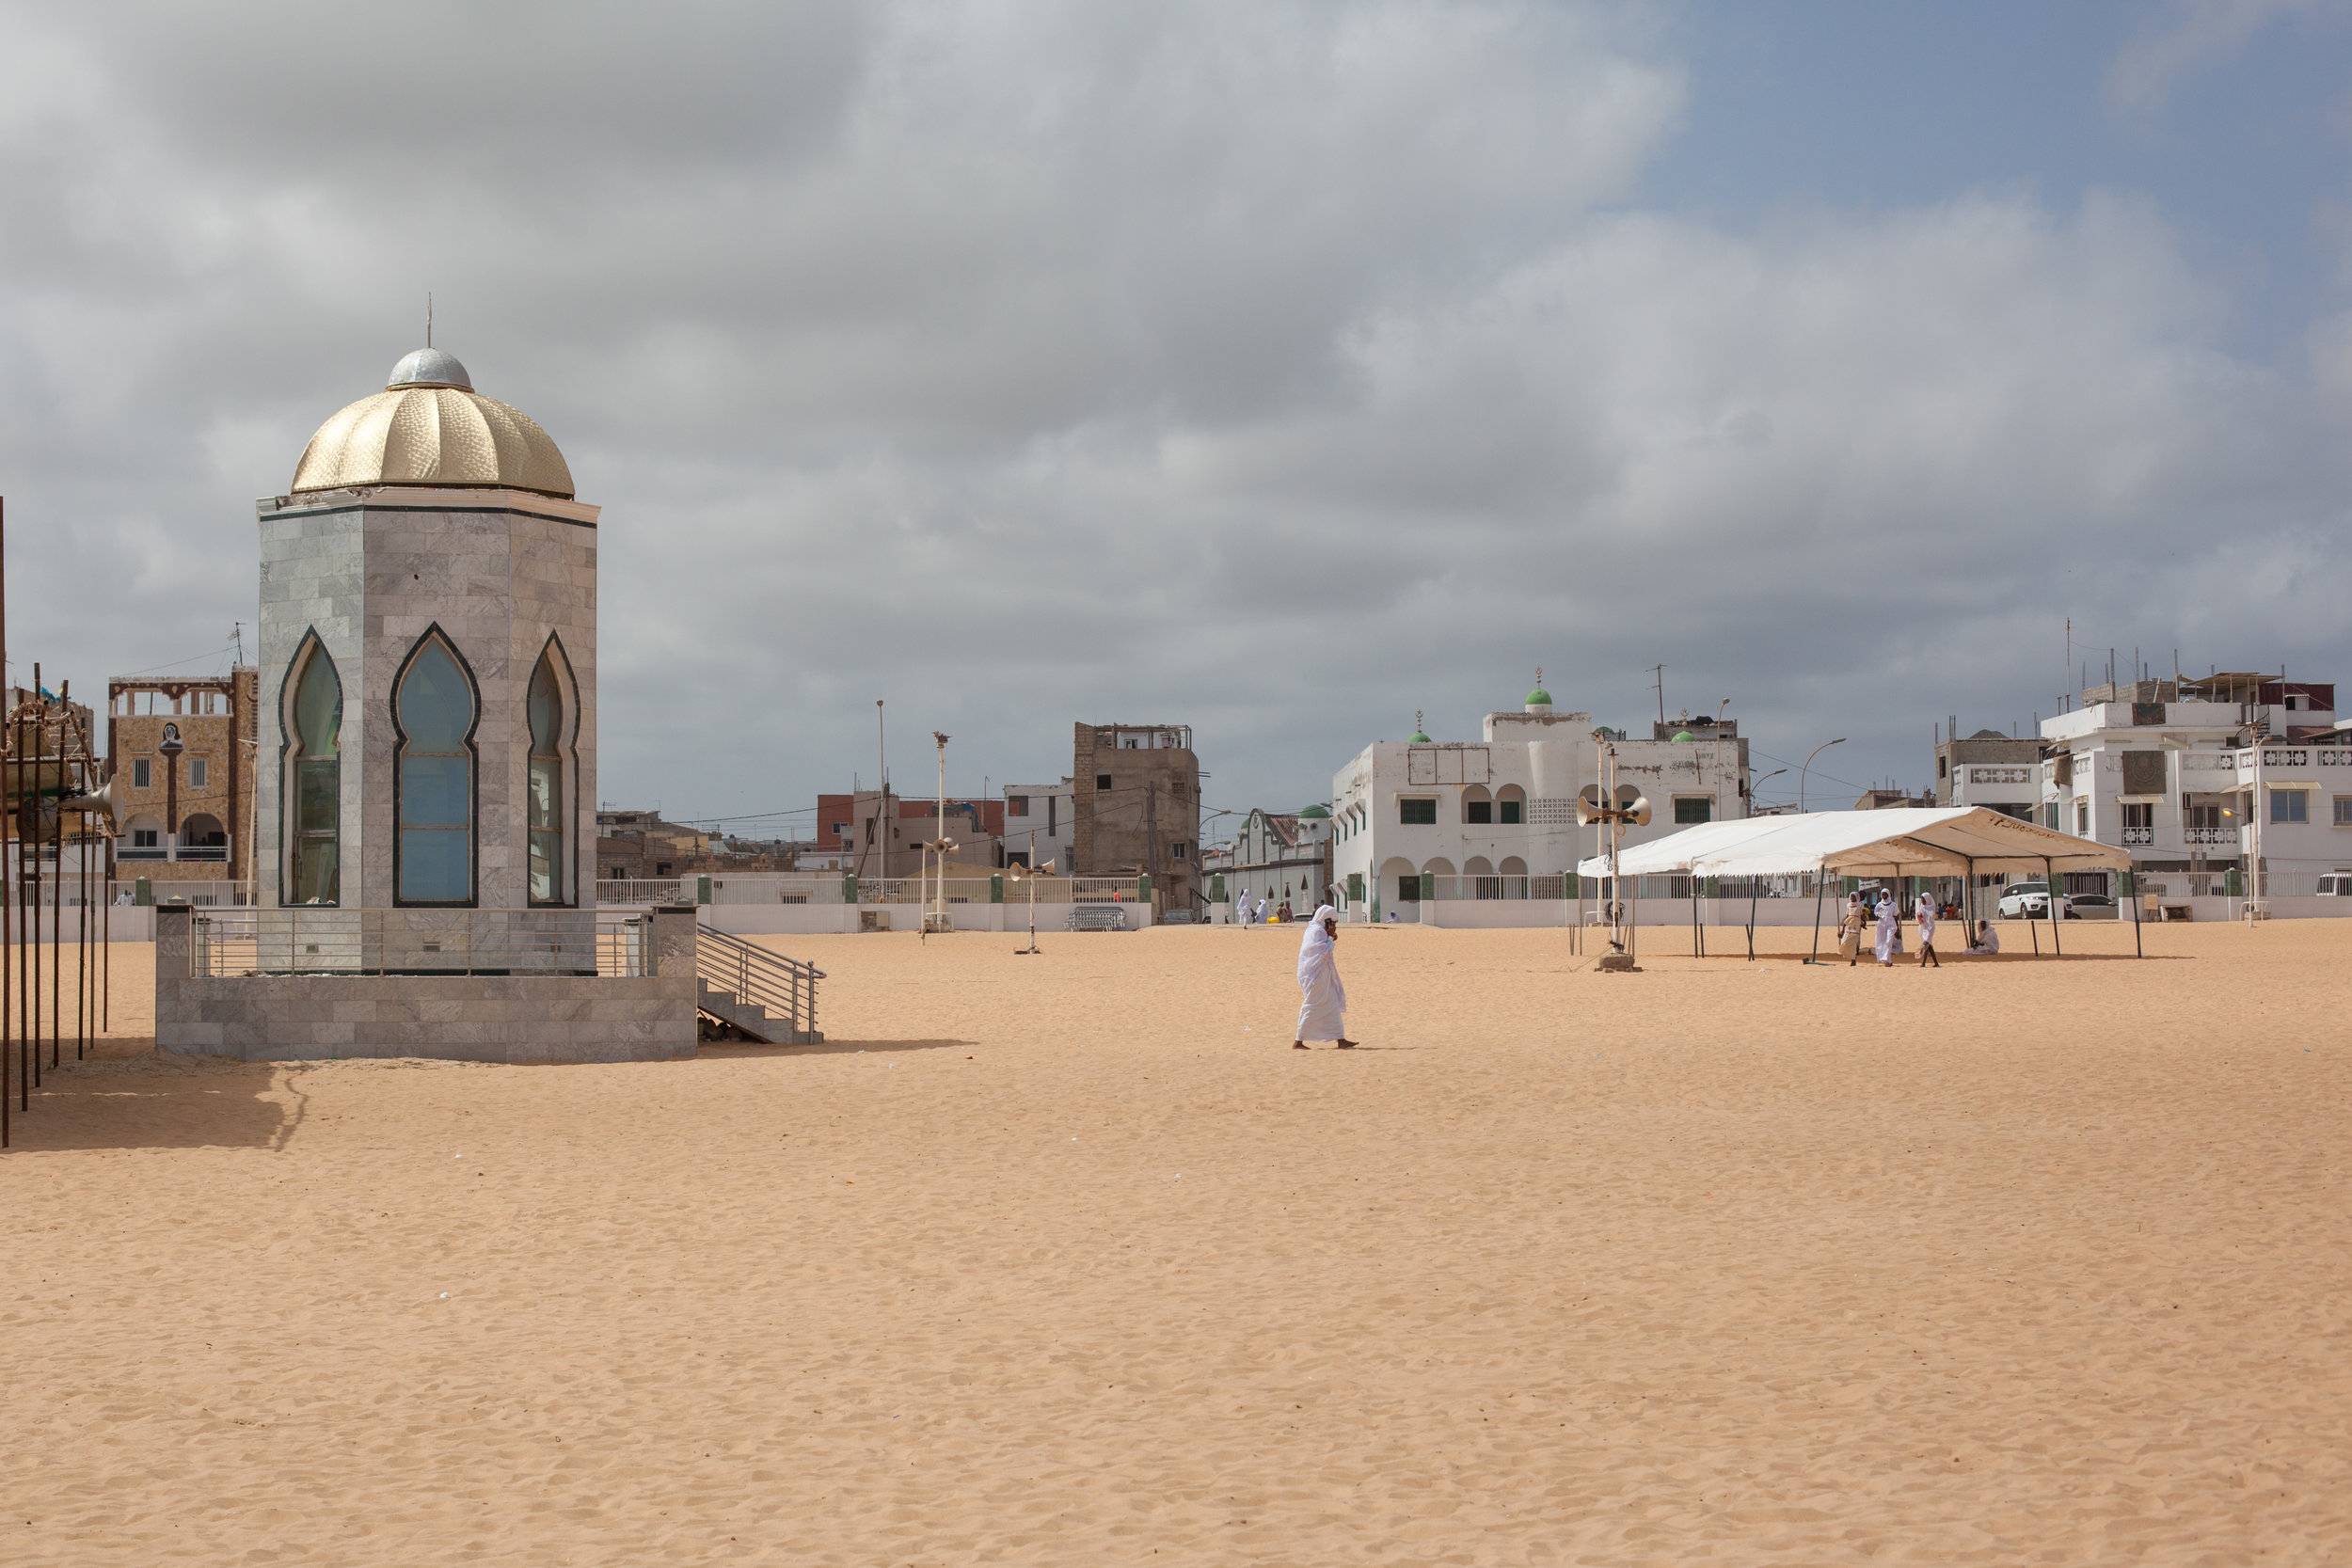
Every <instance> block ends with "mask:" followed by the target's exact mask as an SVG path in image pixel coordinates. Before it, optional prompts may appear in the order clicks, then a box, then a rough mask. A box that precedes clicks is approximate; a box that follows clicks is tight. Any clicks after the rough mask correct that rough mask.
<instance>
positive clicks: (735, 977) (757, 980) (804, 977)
mask: <svg viewBox="0 0 2352 1568" xmlns="http://www.w3.org/2000/svg"><path fill="white" fill-rule="evenodd" d="M694 974H695V975H696V977H697V978H699V979H701V980H702V981H703V983H704V984H706V985H707V986H709V987H711V988H712V989H713V990H723V991H725V992H727V993H728V994H730V995H731V996H733V997H734V998H735V999H736V1000H737V1001H738V1002H742V1003H750V1004H753V1005H755V1006H759V1007H763V1008H765V1009H766V1010H767V1013H768V1016H769V1017H770V1018H777V1019H787V1020H789V1021H790V1022H791V1026H792V1029H793V1031H794V1032H795V1033H797V1034H805V1035H814V1034H816V1033H817V982H818V981H819V980H821V979H823V978H824V977H825V972H824V971H823V970H821V969H818V967H817V966H816V965H814V964H809V963H803V962H802V961H801V960H800V959H798V958H786V957H785V956H784V955H783V954H781V953H771V952H770V951H768V949H766V948H765V947H760V946H756V945H755V944H753V943H751V942H745V941H744V940H743V939H742V938H741V937H738V936H731V935H729V934H728V933H727V932H725V931H722V930H719V929H718V928H716V927H710V926H704V927H697V928H696V930H695V933H694Z"/></svg>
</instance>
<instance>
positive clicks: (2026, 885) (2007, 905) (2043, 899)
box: [2000, 882, 2074, 920]
mask: <svg viewBox="0 0 2352 1568" xmlns="http://www.w3.org/2000/svg"><path fill="white" fill-rule="evenodd" d="M2000 911H2001V918H2002V919H2003V920H2047V919H2049V918H2050V884H2049V883H2047V882H2011V883H2010V884H2009V886H2007V887H2005V888H2003V889H2002V890H2001V903H2000ZM2058 918H2059V919H2060V920H2071V919H2072V918H2074V911H2072V910H2070V909H2069V908H2067V903H2066V895H2064V894H2062V893H2061V894H2059V895H2058Z"/></svg>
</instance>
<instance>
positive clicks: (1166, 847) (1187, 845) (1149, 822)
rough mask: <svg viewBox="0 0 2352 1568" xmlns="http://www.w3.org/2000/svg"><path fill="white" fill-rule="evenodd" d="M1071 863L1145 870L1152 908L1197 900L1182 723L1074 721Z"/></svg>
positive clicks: (1196, 851) (1187, 730)
mask: <svg viewBox="0 0 2352 1568" xmlns="http://www.w3.org/2000/svg"><path fill="white" fill-rule="evenodd" d="M1072 750H1073V756H1072V762H1071V768H1070V775H1071V780H1072V784H1073V790H1072V798H1071V816H1072V833H1071V846H1070V855H1071V861H1072V869H1073V871H1074V872H1076V873H1077V874H1078V875H1080V876H1086V877H1108V876H1129V875H1133V874H1135V873H1136V872H1148V873H1149V874H1150V875H1151V878H1152V906H1153V908H1154V909H1155V910H1156V911H1161V912H1165V911H1169V910H1192V911H1198V910H1199V909H1200V907H1201V896H1200V895H1201V887H1200V844H1199V842H1198V841H1199V837H1200V758H1199V757H1197V756H1195V755H1194V754H1193V750H1192V726H1190V725H1189V724H1086V723H1081V724H1079V725H1077V726H1075V740H1074V744H1073V748H1072Z"/></svg>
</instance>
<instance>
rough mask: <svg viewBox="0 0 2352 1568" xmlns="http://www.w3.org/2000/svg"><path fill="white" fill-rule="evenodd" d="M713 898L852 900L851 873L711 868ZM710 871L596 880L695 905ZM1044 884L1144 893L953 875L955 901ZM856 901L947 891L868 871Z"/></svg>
mask: <svg viewBox="0 0 2352 1568" xmlns="http://www.w3.org/2000/svg"><path fill="white" fill-rule="evenodd" d="M704 880H705V876H704V875H696V876H691V877H649V878H637V879H607V880H604V881H600V882H598V883H596V902H597V903H599V904H609V905H623V906H628V905H647V904H691V903H694V902H696V901H697V900H698V899H699V898H701V896H702V883H703V881H704ZM707 880H708V882H709V884H710V888H709V902H710V903H712V904H846V903H850V902H851V901H852V900H851V898H850V885H851V879H850V876H849V875H848V874H847V873H845V872H831V871H815V872H810V871H798V872H794V871H779V872H738V873H735V874H732V875H725V874H721V873H716V872H713V873H708V874H707ZM1033 881H1034V882H1035V883H1036V897H1037V901H1038V902H1039V903H1041V904H1126V903H1134V902H1135V901H1136V896H1137V883H1136V879H1135V878H1134V877H1036V878H1031V877H1026V876H1023V875H1020V874H1018V873H1016V872H1014V871H1011V870H1007V871H1003V872H1000V873H998V874H996V875H995V876H993V877H950V878H948V879H946V899H947V902H949V903H950V904H986V903H990V902H992V901H993V900H994V899H995V898H996V897H997V896H998V894H999V889H1000V888H1001V891H1002V896H1003V899H1004V901H1005V902H1006V903H1008V904H1013V903H1023V904H1025V903H1027V902H1028V901H1029V897H1030V883H1031V882H1033ZM855 885H856V888H857V893H856V897H855V899H854V901H855V902H857V903H860V904H921V903H923V902H925V901H926V900H927V899H930V898H931V897H935V896H938V895H939V889H940V886H941V884H940V883H939V882H937V881H929V882H927V881H926V880H925V879H923V878H921V877H861V878H858V879H856V881H855Z"/></svg>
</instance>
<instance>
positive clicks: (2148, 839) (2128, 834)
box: [2123, 828, 2156, 848]
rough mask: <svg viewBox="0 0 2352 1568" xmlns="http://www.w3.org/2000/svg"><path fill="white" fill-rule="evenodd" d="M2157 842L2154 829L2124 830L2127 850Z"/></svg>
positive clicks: (2124, 841)
mask: <svg viewBox="0 0 2352 1568" xmlns="http://www.w3.org/2000/svg"><path fill="white" fill-rule="evenodd" d="M2155 841H2156V830H2155V829H2153V828H2126V829H2124V830H2123V845H2124V847H2126V848H2130V847H2133V846H2135V845H2141V844H2153V843H2155Z"/></svg>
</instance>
